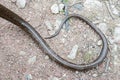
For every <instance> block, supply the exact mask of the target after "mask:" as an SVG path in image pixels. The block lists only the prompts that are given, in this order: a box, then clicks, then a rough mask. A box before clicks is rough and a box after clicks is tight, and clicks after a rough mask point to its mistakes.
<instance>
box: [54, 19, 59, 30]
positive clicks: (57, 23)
mask: <svg viewBox="0 0 120 80" xmlns="http://www.w3.org/2000/svg"><path fill="white" fill-rule="evenodd" d="M60 24H61V20H60V19H57V20H56V21H55V25H54V26H55V31H57V30H58V29H59V26H60Z"/></svg>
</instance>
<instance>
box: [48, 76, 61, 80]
mask: <svg viewBox="0 0 120 80" xmlns="http://www.w3.org/2000/svg"><path fill="white" fill-rule="evenodd" d="M48 80H59V78H58V77H53V76H51V77H49V79H48Z"/></svg>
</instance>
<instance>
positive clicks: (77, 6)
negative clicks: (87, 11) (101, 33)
mask: <svg viewBox="0 0 120 80" xmlns="http://www.w3.org/2000/svg"><path fill="white" fill-rule="evenodd" d="M73 7H74V8H76V9H78V10H82V9H83V5H82V4H81V3H78V4H75V5H73Z"/></svg>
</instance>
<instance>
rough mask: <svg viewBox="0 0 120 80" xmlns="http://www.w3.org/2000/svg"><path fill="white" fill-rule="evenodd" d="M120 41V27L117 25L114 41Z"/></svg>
mask: <svg viewBox="0 0 120 80" xmlns="http://www.w3.org/2000/svg"><path fill="white" fill-rule="evenodd" d="M119 41H120V27H116V28H115V30H114V42H119Z"/></svg>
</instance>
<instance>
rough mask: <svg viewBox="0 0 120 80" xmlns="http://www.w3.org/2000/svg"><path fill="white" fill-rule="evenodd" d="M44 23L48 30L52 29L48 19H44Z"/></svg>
mask: <svg viewBox="0 0 120 80" xmlns="http://www.w3.org/2000/svg"><path fill="white" fill-rule="evenodd" d="M45 25H46V26H47V29H48V30H53V27H52V24H51V23H50V21H45Z"/></svg>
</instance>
